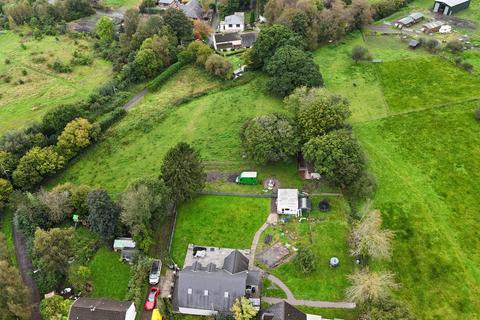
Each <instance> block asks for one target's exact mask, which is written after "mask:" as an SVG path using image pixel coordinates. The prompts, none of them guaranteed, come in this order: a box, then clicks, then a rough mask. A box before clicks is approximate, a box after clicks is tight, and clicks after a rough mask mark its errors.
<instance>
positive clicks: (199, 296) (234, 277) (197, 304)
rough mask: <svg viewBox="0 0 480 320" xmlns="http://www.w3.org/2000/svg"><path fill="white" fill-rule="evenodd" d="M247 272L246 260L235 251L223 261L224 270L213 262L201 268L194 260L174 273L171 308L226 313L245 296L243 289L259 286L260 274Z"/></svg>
mask: <svg viewBox="0 0 480 320" xmlns="http://www.w3.org/2000/svg"><path fill="white" fill-rule="evenodd" d="M247 269H248V259H247V258H246V257H245V256H244V255H243V254H241V253H240V252H239V251H237V250H235V251H233V252H232V253H231V254H230V255H229V256H228V257H226V258H225V262H224V269H219V268H217V267H216V266H215V265H214V264H213V263H209V264H208V265H207V266H205V267H204V266H202V265H201V264H200V262H198V261H195V262H194V263H193V264H192V265H191V266H188V267H185V269H183V270H181V271H180V272H179V273H178V276H177V279H176V281H175V288H174V294H173V300H174V301H173V305H174V308H175V309H176V310H178V308H181V307H183V308H193V309H204V310H216V311H219V312H226V313H229V312H230V308H231V307H232V305H233V303H234V302H235V300H236V299H238V298H240V297H243V296H245V294H246V288H247V286H249V285H250V286H256V287H259V285H260V273H259V272H257V271H248V270H247ZM231 271H233V272H231Z"/></svg>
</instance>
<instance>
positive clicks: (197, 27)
mask: <svg viewBox="0 0 480 320" xmlns="http://www.w3.org/2000/svg"><path fill="white" fill-rule="evenodd" d="M212 31H213V30H212V28H211V27H210V26H209V25H208V24H206V23H205V22H203V21H202V20H194V21H193V36H194V37H195V39H196V40H205V39H206V38H207V37H208V35H209V34H211V33H212Z"/></svg>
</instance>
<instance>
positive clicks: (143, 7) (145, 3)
mask: <svg viewBox="0 0 480 320" xmlns="http://www.w3.org/2000/svg"><path fill="white" fill-rule="evenodd" d="M156 5H157V2H156V1H155V0H142V3H140V6H139V7H138V9H139V10H140V12H141V13H147V8H153V7H155V6H156Z"/></svg>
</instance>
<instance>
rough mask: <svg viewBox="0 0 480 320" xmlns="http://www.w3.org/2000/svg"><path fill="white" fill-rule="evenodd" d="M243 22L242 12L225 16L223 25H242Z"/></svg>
mask: <svg viewBox="0 0 480 320" xmlns="http://www.w3.org/2000/svg"><path fill="white" fill-rule="evenodd" d="M244 20H245V19H244V13H243V12H235V14H232V15H230V16H226V17H225V20H224V21H225V24H243V22H244Z"/></svg>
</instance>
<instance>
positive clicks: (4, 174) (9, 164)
mask: <svg viewBox="0 0 480 320" xmlns="http://www.w3.org/2000/svg"><path fill="white" fill-rule="evenodd" d="M17 163H18V160H17V158H16V157H15V156H14V155H13V154H11V153H10V152H7V151H3V150H0V178H5V179H10V178H11V177H12V173H13V171H14V170H15V167H16V166H17Z"/></svg>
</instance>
